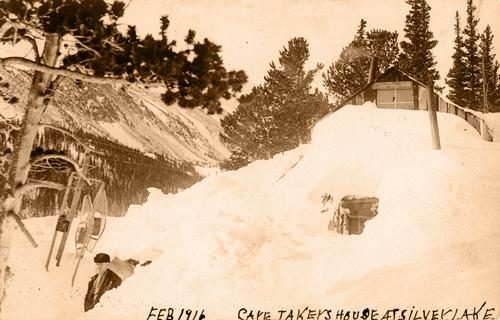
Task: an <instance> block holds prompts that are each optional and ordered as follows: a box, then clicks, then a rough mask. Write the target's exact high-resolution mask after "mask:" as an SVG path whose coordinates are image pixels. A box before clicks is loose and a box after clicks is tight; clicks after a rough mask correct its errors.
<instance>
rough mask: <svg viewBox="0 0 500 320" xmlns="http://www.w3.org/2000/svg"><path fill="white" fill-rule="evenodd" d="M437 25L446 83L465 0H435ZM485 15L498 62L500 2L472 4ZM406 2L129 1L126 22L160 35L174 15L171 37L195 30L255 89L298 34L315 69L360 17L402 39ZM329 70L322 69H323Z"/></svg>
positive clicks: (433, 13)
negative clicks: (162, 21)
mask: <svg viewBox="0 0 500 320" xmlns="http://www.w3.org/2000/svg"><path fill="white" fill-rule="evenodd" d="M428 2H429V4H430V5H431V7H432V11H431V28H432V31H433V33H434V36H435V37H436V39H437V40H439V44H438V46H437V47H436V48H435V49H434V55H435V56H436V60H437V62H438V70H439V71H440V73H441V78H444V76H446V73H447V72H448V70H449V68H450V66H451V55H452V54H453V37H454V35H453V25H454V17H455V11H456V10H458V11H459V12H460V15H461V18H462V25H464V22H465V8H466V0H429V1H428ZM474 2H475V4H476V6H477V7H478V10H477V12H478V16H479V18H480V23H479V30H480V31H481V32H482V31H483V30H484V28H485V26H486V24H490V25H491V27H492V30H493V33H494V34H495V36H496V38H495V39H494V45H495V52H496V54H497V59H500V0H480V1H474ZM408 10H409V5H407V4H406V3H405V1H404V0H383V1H373V0H169V1H166V0H131V2H130V4H129V7H128V8H127V11H126V13H125V16H124V17H123V18H122V20H121V22H122V23H125V24H134V25H136V26H137V29H138V32H139V34H141V35H145V34H146V33H151V34H153V35H155V36H157V35H158V32H159V19H160V16H161V15H169V17H170V22H171V23H170V27H169V31H168V36H169V37H170V38H171V39H177V40H178V42H182V39H183V38H184V37H185V35H186V34H187V30H188V29H189V28H192V29H194V30H195V31H196V32H197V39H199V40H201V39H202V38H204V37H207V38H209V39H210V40H212V41H214V42H216V43H217V44H220V45H222V47H223V48H222V49H223V58H224V61H225V63H226V66H228V67H229V68H231V69H244V70H245V71H246V72H247V74H248V75H249V77H250V83H251V84H258V83H261V82H262V81H263V76H264V75H265V74H266V72H267V70H268V69H269V63H270V62H271V61H272V60H275V61H276V60H277V57H278V55H279V50H280V49H281V48H282V47H283V46H284V45H285V44H286V43H287V41H288V40H289V39H291V38H292V37H294V36H302V37H305V38H306V39H307V40H308V42H309V49H310V53H311V55H310V61H309V66H311V67H312V66H313V65H315V64H316V63H317V62H322V63H323V64H324V65H325V69H326V67H328V66H329V65H330V64H331V63H332V61H334V60H335V59H336V58H337V57H338V55H339V54H340V50H341V49H342V47H344V46H345V45H347V44H348V42H349V41H351V40H352V38H353V36H354V32H355V30H356V28H357V26H358V24H359V21H360V19H361V18H364V19H365V20H367V21H368V29H372V28H384V29H388V30H391V31H392V30H396V31H398V33H399V35H400V36H399V39H400V40H401V39H402V38H403V28H404V21H405V15H406V14H407V13H408ZM325 69H324V70H325ZM319 85H320V84H319Z"/></svg>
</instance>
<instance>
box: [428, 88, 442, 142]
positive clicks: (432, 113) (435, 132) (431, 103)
mask: <svg viewBox="0 0 500 320" xmlns="http://www.w3.org/2000/svg"><path fill="white" fill-rule="evenodd" d="M426 88H427V110H428V111H429V120H430V124H431V136H432V148H433V149H434V150H441V141H440V139H439V127H438V121H437V114H436V99H434V81H432V80H429V82H428V84H427V87H426Z"/></svg>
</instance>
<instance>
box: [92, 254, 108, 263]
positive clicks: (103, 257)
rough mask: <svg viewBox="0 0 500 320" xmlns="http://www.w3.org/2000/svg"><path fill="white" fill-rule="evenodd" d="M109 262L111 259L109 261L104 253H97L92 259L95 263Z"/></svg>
mask: <svg viewBox="0 0 500 320" xmlns="http://www.w3.org/2000/svg"><path fill="white" fill-rule="evenodd" d="M110 261H111V259H110V257H109V255H107V254H106V253H98V254H96V255H95V257H94V262H95V263H105V262H110Z"/></svg>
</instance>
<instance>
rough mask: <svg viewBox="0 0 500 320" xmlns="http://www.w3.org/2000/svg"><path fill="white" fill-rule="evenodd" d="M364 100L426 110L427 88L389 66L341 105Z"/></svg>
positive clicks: (357, 103) (382, 104) (360, 103)
mask: <svg viewBox="0 0 500 320" xmlns="http://www.w3.org/2000/svg"><path fill="white" fill-rule="evenodd" d="M436 97H437V95H436ZM366 101H373V102H374V103H375V104H376V105H377V106H378V107H379V108H386V109H407V110H427V88H426V86H425V84H423V83H421V82H420V81H418V80H417V79H415V78H413V77H411V76H409V75H407V74H406V73H404V72H403V71H401V70H399V69H397V68H396V67H391V68H389V69H387V71H385V72H384V73H382V74H381V75H379V76H378V77H376V78H375V80H373V81H371V82H370V83H368V84H367V85H366V86H364V87H363V88H361V89H360V90H358V91H357V92H356V93H354V94H353V95H352V96H351V97H349V98H348V99H346V100H344V101H343V102H342V103H341V105H342V106H343V105H347V104H353V105H362V104H363V103H365V102H366Z"/></svg>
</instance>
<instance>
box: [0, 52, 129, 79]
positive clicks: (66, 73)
mask: <svg viewBox="0 0 500 320" xmlns="http://www.w3.org/2000/svg"><path fill="white" fill-rule="evenodd" d="M0 65H1V66H12V65H21V66H24V67H28V68H30V69H33V70H36V71H40V72H45V73H51V74H55V75H61V76H63V77H68V78H72V79H77V80H81V81H85V82H90V83H97V84H129V82H128V81H126V80H123V79H119V78H103V77H97V76H92V75H87V74H83V73H80V72H75V71H71V70H67V69H59V68H53V67H49V66H45V65H41V64H38V63H36V62H34V61H31V60H29V59H25V58H19V57H7V58H0Z"/></svg>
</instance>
